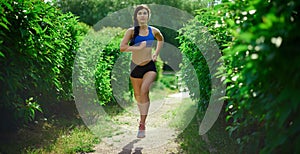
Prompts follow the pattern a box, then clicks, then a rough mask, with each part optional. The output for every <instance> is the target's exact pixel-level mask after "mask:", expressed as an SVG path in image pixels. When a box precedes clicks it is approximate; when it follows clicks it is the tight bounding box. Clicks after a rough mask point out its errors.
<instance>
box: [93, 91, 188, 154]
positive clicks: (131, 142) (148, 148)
mask: <svg viewBox="0 0 300 154" xmlns="http://www.w3.org/2000/svg"><path fill="white" fill-rule="evenodd" d="M188 97H189V95H188V93H177V94H172V95H168V96H167V97H166V98H164V99H163V100H158V101H153V102H151V105H150V109H149V115H148V118H147V122H146V130H147V131H146V137H145V138H143V139H138V138H136V133H137V128H138V122H137V120H138V117H139V114H138V111H137V108H136V107H135V106H134V107H130V108H128V109H126V110H127V111H128V112H126V113H125V114H123V115H119V116H116V117H114V118H113V120H114V121H117V122H118V124H119V126H120V127H121V128H122V130H120V131H118V132H117V133H116V134H115V135H113V136H111V137H105V138H102V139H101V140H102V141H101V143H100V144H98V145H96V146H95V152H94V154H131V153H135V154H138V153H143V154H157V153H161V154H166V153H168V154H169V153H180V149H179V145H178V143H177V142H175V139H176V137H177V135H178V133H180V129H181V128H178V127H177V128H176V127H175V128H176V129H175V128H174V127H170V124H171V123H172V122H173V121H174V116H176V119H180V117H178V115H176V111H175V110H176V109H177V110H178V108H181V105H182V103H183V102H184V103H186V101H182V100H183V99H189V98H188ZM189 102H190V103H192V101H189ZM185 105H186V104H185ZM176 119H175V120H176Z"/></svg>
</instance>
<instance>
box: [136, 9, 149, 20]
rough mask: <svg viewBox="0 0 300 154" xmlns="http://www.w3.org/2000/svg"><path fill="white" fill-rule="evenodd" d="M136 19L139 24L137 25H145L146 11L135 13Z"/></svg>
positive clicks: (147, 16)
mask: <svg viewBox="0 0 300 154" xmlns="http://www.w3.org/2000/svg"><path fill="white" fill-rule="evenodd" d="M136 19H137V21H138V22H139V24H146V23H147V22H148V19H149V14H148V11H147V10H146V9H141V10H139V11H138V12H137V16H136Z"/></svg>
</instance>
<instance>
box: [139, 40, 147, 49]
mask: <svg viewBox="0 0 300 154" xmlns="http://www.w3.org/2000/svg"><path fill="white" fill-rule="evenodd" d="M146 45H147V42H146V41H143V42H141V44H140V45H139V47H140V49H144V48H145V47H146Z"/></svg>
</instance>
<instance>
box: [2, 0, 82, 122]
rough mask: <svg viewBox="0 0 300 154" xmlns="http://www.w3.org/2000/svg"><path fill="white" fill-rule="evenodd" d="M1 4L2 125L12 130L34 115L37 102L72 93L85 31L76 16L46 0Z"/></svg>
mask: <svg viewBox="0 0 300 154" xmlns="http://www.w3.org/2000/svg"><path fill="white" fill-rule="evenodd" d="M0 6H1V7H0V10H1V12H2V13H3V14H4V15H3V16H1V20H0V26H1V33H0V38H1V39H0V40H1V42H0V63H1V69H0V84H1V91H0V93H1V94H0V95H1V97H0V98H1V105H0V108H1V126H3V127H2V128H5V127H6V128H8V127H9V126H10V125H11V124H13V123H14V124H15V123H22V121H23V122H24V121H28V120H30V119H32V118H33V116H34V112H35V111H37V110H40V107H39V106H38V105H37V104H36V103H33V102H37V103H41V102H39V100H40V98H46V97H47V99H50V98H49V97H50V96H52V95H53V94H54V95H55V97H59V98H64V99H67V98H70V97H71V74H72V73H71V72H72V65H73V59H74V55H75V51H76V49H77V47H78V45H79V41H80V36H81V35H82V34H81V31H79V29H80V27H79V26H78V21H77V18H76V17H74V16H73V15H72V14H70V13H69V14H62V13H61V12H60V11H59V10H57V9H55V8H54V7H52V6H51V5H49V4H45V3H44V2H42V1H38V0H30V1H23V0H17V1H12V0H10V1H7V2H6V1H1V3H0ZM26 100H29V101H26ZM44 100H46V99H44ZM33 104H35V105H33ZM12 114H14V115H15V117H13V116H12ZM7 117H10V118H7ZM26 119H27V120H26Z"/></svg>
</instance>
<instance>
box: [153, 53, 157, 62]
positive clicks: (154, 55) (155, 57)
mask: <svg viewBox="0 0 300 154" xmlns="http://www.w3.org/2000/svg"><path fill="white" fill-rule="evenodd" d="M152 60H153V61H154V62H156V60H157V55H156V54H153V55H152Z"/></svg>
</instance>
